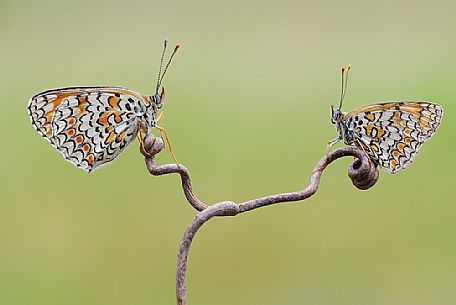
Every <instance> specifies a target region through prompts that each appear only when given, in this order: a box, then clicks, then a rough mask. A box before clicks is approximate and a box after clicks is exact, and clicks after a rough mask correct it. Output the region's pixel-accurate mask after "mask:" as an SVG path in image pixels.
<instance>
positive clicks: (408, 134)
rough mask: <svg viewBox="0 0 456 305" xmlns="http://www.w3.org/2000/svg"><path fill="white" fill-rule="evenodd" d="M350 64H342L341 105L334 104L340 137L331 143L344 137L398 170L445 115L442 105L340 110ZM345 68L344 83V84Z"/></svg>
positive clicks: (387, 105)
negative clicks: (343, 65) (344, 66)
mask: <svg viewBox="0 0 456 305" xmlns="http://www.w3.org/2000/svg"><path fill="white" fill-rule="evenodd" d="M349 70H350V65H349V66H348V67H347V68H346V69H344V68H342V93H341V96H340V101H339V108H338V109H337V110H334V106H331V122H332V123H333V124H335V125H336V128H337V131H338V133H339V135H338V137H337V138H336V139H334V140H332V141H330V142H329V143H328V144H329V147H331V146H332V145H334V144H335V143H337V142H339V141H340V140H344V142H345V144H347V145H355V146H357V147H359V148H361V149H362V150H364V151H365V152H366V153H367V154H368V155H369V156H370V158H371V159H372V160H373V161H374V162H376V163H377V164H379V165H380V167H381V168H383V169H384V170H386V171H388V172H390V173H393V174H394V173H396V172H397V171H399V170H400V169H403V168H405V167H406V166H407V165H408V164H410V163H411V162H412V161H413V160H414V158H415V157H416V155H417V154H418V152H419V150H420V148H421V146H422V145H423V144H424V142H426V141H427V140H428V139H429V138H430V137H431V136H432V135H433V134H434V133H435V131H436V130H437V128H438V127H439V125H440V122H441V120H442V116H443V109H442V106H440V105H438V104H434V103H431V102H414V101H402V102H388V103H379V104H374V105H370V106H364V107H360V108H357V109H355V110H353V111H351V112H348V113H344V112H342V111H341V107H342V101H343V99H344V97H345V93H346V92H347V81H348V71H349ZM344 72H346V74H345V77H346V81H345V87H344Z"/></svg>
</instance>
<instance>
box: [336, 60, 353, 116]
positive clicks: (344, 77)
mask: <svg viewBox="0 0 456 305" xmlns="http://www.w3.org/2000/svg"><path fill="white" fill-rule="evenodd" d="M350 68H351V65H348V66H347V67H343V68H342V90H341V93H340V100H339V108H337V110H334V106H333V105H331V123H333V124H336V123H337V122H339V121H340V120H341V118H342V115H343V114H342V110H341V108H342V102H343V101H344V98H345V94H346V93H347V83H348V71H350Z"/></svg>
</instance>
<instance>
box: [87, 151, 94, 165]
mask: <svg viewBox="0 0 456 305" xmlns="http://www.w3.org/2000/svg"><path fill="white" fill-rule="evenodd" d="M87 163H89V165H93V155H92V154H90V155H88V156H87Z"/></svg>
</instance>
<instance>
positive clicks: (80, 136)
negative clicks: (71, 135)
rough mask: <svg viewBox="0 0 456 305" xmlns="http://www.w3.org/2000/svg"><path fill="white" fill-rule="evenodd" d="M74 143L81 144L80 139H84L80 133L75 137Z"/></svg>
mask: <svg viewBox="0 0 456 305" xmlns="http://www.w3.org/2000/svg"><path fill="white" fill-rule="evenodd" d="M75 140H76V143H78V144H81V143H82V141H84V137H83V136H82V135H79V136H77V137H76V138H75Z"/></svg>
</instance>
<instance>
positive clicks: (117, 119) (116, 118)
mask: <svg viewBox="0 0 456 305" xmlns="http://www.w3.org/2000/svg"><path fill="white" fill-rule="evenodd" d="M121 114H122V112H115V113H114V121H115V122H116V123H120V122H122V117H121Z"/></svg>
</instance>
